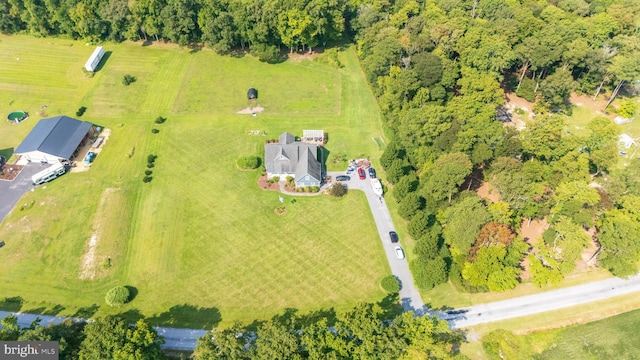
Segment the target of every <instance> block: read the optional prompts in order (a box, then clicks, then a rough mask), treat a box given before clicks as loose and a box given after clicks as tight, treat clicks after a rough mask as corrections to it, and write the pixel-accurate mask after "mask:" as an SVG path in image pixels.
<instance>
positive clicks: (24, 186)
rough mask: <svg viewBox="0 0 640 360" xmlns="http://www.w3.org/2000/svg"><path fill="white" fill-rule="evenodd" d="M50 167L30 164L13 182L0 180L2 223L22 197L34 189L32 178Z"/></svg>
mask: <svg viewBox="0 0 640 360" xmlns="http://www.w3.org/2000/svg"><path fill="white" fill-rule="evenodd" d="M49 166H51V165H50V164H40V163H28V164H27V165H25V167H24V168H22V171H21V172H20V174H19V175H18V176H17V177H16V178H15V179H14V180H13V181H7V180H0V222H2V221H3V220H4V218H5V217H6V216H7V215H9V213H10V212H11V210H12V209H13V208H14V206H15V205H16V203H17V202H18V201H19V200H20V198H21V197H22V195H24V194H25V193H26V192H27V191H29V190H31V189H33V184H32V183H31V177H32V176H33V175H35V174H37V173H38V172H39V171H42V170H44V169H46V168H47V167H49Z"/></svg>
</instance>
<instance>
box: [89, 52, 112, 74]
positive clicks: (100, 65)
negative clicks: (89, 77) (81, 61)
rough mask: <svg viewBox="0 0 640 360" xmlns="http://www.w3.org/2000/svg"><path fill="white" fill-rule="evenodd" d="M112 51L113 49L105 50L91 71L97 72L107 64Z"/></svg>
mask: <svg viewBox="0 0 640 360" xmlns="http://www.w3.org/2000/svg"><path fill="white" fill-rule="evenodd" d="M112 53H113V51H105V52H104V55H102V59H100V62H99V63H98V66H97V67H96V69H95V70H94V71H93V72H94V73H97V72H98V71H100V70H102V68H103V67H104V66H105V65H106V64H107V61H109V58H110V57H111V54H112Z"/></svg>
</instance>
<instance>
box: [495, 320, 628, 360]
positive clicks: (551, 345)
mask: <svg viewBox="0 0 640 360" xmlns="http://www.w3.org/2000/svg"><path fill="white" fill-rule="evenodd" d="M639 329H640V310H635V311H630V312H626V313H622V314H620V315H616V316H613V317H610V318H606V319H603V320H598V321H594V322H591V323H587V324H582V325H573V326H569V327H566V328H562V329H554V330H546V331H539V332H535V333H531V334H528V335H515V336H513V335H511V339H512V340H511V341H509V344H510V345H509V348H508V350H505V351H504V353H503V355H504V356H505V357H504V358H511V357H512V356H519V357H521V358H533V359H539V360H543V359H544V360H553V359H593V360H596V359H602V360H608V359H638V358H640V347H638V344H637V333H638V330H639ZM507 354H510V355H512V356H509V355H507ZM515 354H518V355H515Z"/></svg>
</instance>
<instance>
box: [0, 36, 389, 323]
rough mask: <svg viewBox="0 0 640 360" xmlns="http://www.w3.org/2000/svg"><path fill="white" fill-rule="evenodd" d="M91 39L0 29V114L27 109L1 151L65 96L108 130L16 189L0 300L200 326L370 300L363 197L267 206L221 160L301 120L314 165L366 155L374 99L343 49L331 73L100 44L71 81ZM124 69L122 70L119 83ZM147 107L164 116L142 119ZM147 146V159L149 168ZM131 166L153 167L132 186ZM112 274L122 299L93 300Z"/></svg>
mask: <svg viewBox="0 0 640 360" xmlns="http://www.w3.org/2000/svg"><path fill="white" fill-rule="evenodd" d="M92 50H93V48H92V47H90V46H85V45H84V44H82V43H80V42H75V41H71V40H61V39H35V38H31V37H25V36H11V37H6V36H2V37H0V68H2V69H3V71H2V72H0V99H1V100H0V113H2V114H4V113H6V114H8V113H9V112H10V111H13V110H25V111H28V112H29V113H30V114H31V117H30V118H29V119H28V120H27V121H25V122H23V123H21V124H17V125H16V124H10V123H8V122H5V121H3V122H0V130H2V132H3V137H2V138H0V151H2V153H3V154H7V155H10V154H11V153H12V152H13V149H15V147H17V146H18V145H19V144H20V142H21V141H22V140H23V139H24V137H25V136H26V134H27V133H28V132H29V131H30V130H31V129H32V128H33V126H34V125H35V124H36V122H37V121H38V120H39V119H40V118H42V117H47V116H56V115H61V114H66V115H69V116H72V117H75V111H76V110H77V109H78V108H79V107H80V106H86V107H87V111H86V113H85V114H84V115H83V116H82V117H81V118H80V119H81V120H85V121H89V122H92V123H94V124H96V125H98V126H102V127H107V128H110V129H111V130H112V133H111V136H110V138H109V140H108V142H107V143H106V144H105V146H104V150H103V151H102V152H101V153H100V155H99V157H98V158H97V159H96V160H95V162H94V163H93V164H92V166H91V168H90V170H89V171H87V172H82V173H71V174H66V175H64V176H63V177H61V178H59V179H56V180H55V181H53V182H51V183H48V184H46V185H45V186H40V187H38V188H36V189H35V191H33V192H31V193H28V194H26V195H25V197H24V198H23V199H22V201H21V202H23V203H33V204H34V205H33V206H32V207H31V208H28V209H25V210H23V211H20V210H19V209H15V210H14V211H13V212H12V213H11V214H10V215H9V216H8V217H7V218H6V219H5V220H4V222H3V223H2V224H1V225H0V238H1V239H3V240H4V241H5V242H6V246H5V247H4V248H3V249H2V251H0V274H2V282H0V294H2V296H3V297H7V298H9V299H8V300H7V301H4V302H0V308H3V309H6V310H20V311H23V312H35V313H46V314H50V315H61V316H67V315H72V316H89V317H90V316H99V315H104V314H112V313H124V314H125V315H126V316H128V317H129V318H131V319H134V318H136V317H138V316H140V315H144V316H147V317H149V318H150V319H151V322H152V323H154V324H164V325H167V326H175V327H195V328H210V327H211V326H213V325H217V324H221V325H226V324H231V323H233V322H234V321H241V322H251V321H253V320H255V319H265V318H269V317H271V316H273V315H275V314H276V313H279V312H282V311H284V310H285V309H287V308H294V309H297V310H298V311H299V312H301V313H305V312H308V311H313V310H317V309H321V308H325V309H327V308H334V309H336V310H341V309H347V308H350V307H352V306H353V305H355V304H356V303H357V302H360V301H379V300H381V299H382V298H383V297H384V296H385V294H384V292H383V291H382V289H381V288H380V285H379V283H380V280H381V279H382V278H383V277H385V276H386V275H389V274H390V270H389V266H388V264H387V262H386V258H385V256H384V252H383V249H382V244H381V243H380V240H379V239H378V236H377V232H376V231H375V229H376V227H375V224H374V222H373V218H372V216H371V213H370V211H369V209H368V206H367V202H366V199H365V197H364V194H361V193H360V192H352V193H350V194H349V195H348V196H347V197H345V198H343V199H333V198H330V197H328V196H319V197H311V198H297V199H296V201H292V200H293V199H294V198H293V197H291V196H284V199H285V206H286V209H287V211H286V214H285V215H282V216H279V215H276V214H275V212H274V209H275V207H276V206H278V205H280V202H279V201H278V194H277V193H275V192H268V191H264V190H262V189H260V188H259V187H258V185H257V179H258V176H259V171H254V172H246V171H239V170H237V168H236V165H235V163H236V160H237V158H238V157H239V156H244V155H259V156H262V155H263V154H262V153H263V144H264V141H265V140H266V139H270V138H276V137H277V136H278V135H279V134H280V133H282V132H284V131H289V132H292V133H294V134H296V135H301V134H302V130H303V129H323V130H325V131H326V132H327V133H328V134H329V143H328V144H327V148H328V150H329V152H330V154H329V158H328V159H327V165H328V167H329V169H333V168H335V169H343V168H346V163H344V162H343V161H342V160H340V159H339V156H338V155H344V156H345V157H346V158H347V159H348V158H355V157H357V156H360V155H364V156H370V157H372V158H374V159H377V158H379V156H380V153H381V150H380V149H379V147H378V145H377V144H376V143H375V142H374V141H372V140H371V139H372V138H374V137H378V138H379V137H381V136H382V129H381V124H380V115H379V110H378V108H377V105H376V102H375V100H374V99H373V96H372V95H371V92H370V90H369V88H368V86H367V83H366V80H365V79H364V77H363V75H362V72H361V69H360V67H359V63H358V61H357V58H356V56H355V52H354V51H353V49H348V50H346V51H345V52H343V53H342V54H341V61H342V62H343V64H344V65H345V66H344V67H343V68H341V69H333V68H330V67H328V66H324V65H320V64H318V63H315V62H312V61H310V60H295V61H287V62H284V63H281V64H277V65H266V64H263V63H260V62H258V61H257V60H256V59H253V58H251V57H244V58H241V59H235V58H231V57H221V56H218V55H215V54H214V53H212V52H210V51H207V50H203V51H199V52H196V53H190V52H189V51H188V50H187V49H179V48H177V47H175V48H173V47H170V48H168V47H167V48H164V47H155V46H150V47H142V46H140V44H130V43H123V44H107V45H105V50H106V51H107V52H110V53H109V56H108V58H107V59H106V61H105V63H104V64H103V66H102V69H101V70H100V71H98V72H97V73H96V74H95V76H94V77H92V78H89V77H87V76H86V75H84V74H83V73H82V71H81V67H82V65H83V64H84V62H85V61H86V58H88V56H89V55H90V54H91V51H92ZM5 70H6V71H5ZM125 74H130V75H132V76H134V77H136V79H137V80H136V81H135V82H134V83H132V84H131V85H129V86H124V85H122V83H121V80H122V77H123V76H124V75H125ZM249 87H256V88H257V89H258V91H259V97H260V98H259V100H258V102H257V105H261V106H263V107H264V109H265V110H264V112H263V113H260V114H258V116H256V117H253V116H251V115H239V114H236V112H237V111H239V110H241V109H243V108H246V107H247V106H249V105H251V104H250V103H249V102H248V101H247V100H246V89H248V88H249ZM356 95H357V96H356ZM263 99H264V102H263ZM43 105H45V106H46V109H44V108H43ZM42 111H44V113H42ZM39 112H40V113H39ZM157 116H164V117H166V118H168V120H167V121H166V122H165V123H164V124H162V125H155V124H154V120H155V118H156V117H157ZM152 128H157V129H159V130H160V132H159V133H157V134H152V133H151V129H152ZM249 130H260V131H263V132H265V133H266V136H255V135H251V134H250V132H249ZM130 154H133V155H132V156H129V155H130ZM149 154H154V155H157V160H156V161H155V166H154V167H153V168H152V169H147V167H146V163H147V156H148V155H149ZM336 158H338V161H334V159H336ZM145 170H151V171H153V173H152V175H151V176H152V177H153V180H152V181H151V182H149V183H146V184H145V183H143V182H142V178H143V176H144V172H145ZM92 239H93V241H92ZM115 285H127V286H130V287H131V288H132V290H133V292H134V295H135V297H134V299H133V301H131V302H130V303H129V304H127V305H125V306H122V307H120V308H111V307H109V306H106V304H105V303H104V300H103V299H104V295H105V294H106V292H107V290H108V289H109V288H111V287H113V286H115ZM0 300H1V299H0Z"/></svg>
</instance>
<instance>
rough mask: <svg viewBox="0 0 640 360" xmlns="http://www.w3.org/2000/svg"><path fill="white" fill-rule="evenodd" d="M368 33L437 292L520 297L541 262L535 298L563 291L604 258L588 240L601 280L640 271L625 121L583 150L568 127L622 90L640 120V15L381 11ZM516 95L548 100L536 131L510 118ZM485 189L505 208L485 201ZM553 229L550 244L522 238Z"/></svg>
mask: <svg viewBox="0 0 640 360" xmlns="http://www.w3.org/2000/svg"><path fill="white" fill-rule="evenodd" d="M352 26H353V29H355V30H356V32H357V33H356V41H357V45H358V51H359V55H360V56H361V59H362V64H363V68H364V70H365V72H366V75H367V76H368V79H369V81H370V83H371V85H372V87H373V89H374V92H375V94H376V95H377V96H378V98H379V104H380V107H381V108H382V110H383V112H384V113H385V115H386V119H387V126H388V127H389V128H390V129H391V130H392V132H393V133H394V135H395V138H394V140H393V142H392V143H391V144H390V145H389V146H388V147H387V148H386V149H385V152H384V154H383V156H382V158H381V163H382V165H383V167H384V168H385V169H386V172H387V175H388V176H387V180H388V181H389V182H390V183H391V184H392V186H391V188H392V190H391V194H392V196H393V197H394V198H395V200H396V201H397V202H398V203H399V205H398V209H399V214H400V215H401V216H402V217H403V218H404V219H406V220H407V222H408V225H407V227H408V232H409V234H410V235H411V237H412V238H413V239H414V240H415V241H416V244H415V257H414V259H413V260H412V261H411V267H412V271H413V273H414V278H415V279H416V282H417V284H418V285H419V286H420V287H421V288H422V289H430V288H431V287H433V286H435V285H437V284H439V283H442V282H445V281H447V279H450V280H452V282H453V283H454V284H456V285H457V286H458V288H460V289H463V290H467V291H487V290H491V291H502V290H506V289H511V288H514V287H515V286H516V285H517V284H518V283H519V282H521V281H522V277H521V275H522V271H523V270H524V266H523V264H526V262H528V266H527V269H526V270H527V271H528V272H529V276H530V281H532V282H533V283H534V284H536V285H538V286H544V285H545V284H548V283H554V282H557V281H559V280H561V279H562V278H563V276H565V275H566V274H568V273H570V272H572V271H573V270H574V269H575V268H576V262H577V260H578V259H579V258H580V257H581V255H582V253H583V251H584V249H585V248H586V247H587V246H589V245H590V243H591V241H592V236H591V235H590V233H588V232H587V230H591V232H592V233H591V234H593V233H595V237H594V238H595V242H596V246H597V247H598V248H599V250H598V251H597V252H596V254H595V257H596V258H597V260H598V263H599V265H600V266H602V267H604V268H607V269H609V270H610V271H611V272H612V273H613V274H614V275H618V276H627V275H630V274H634V273H636V272H637V270H638V269H637V263H638V260H640V225H639V224H640V211H639V210H638V209H640V186H639V185H640V182H639V180H640V177H639V176H640V160H639V159H637V158H636V159H634V160H632V161H631V163H630V164H628V166H626V167H622V166H619V155H618V148H617V140H618V135H619V128H618V127H619V125H616V124H614V122H613V121H611V120H610V119H609V118H607V117H596V118H595V119H593V120H592V121H590V122H589V123H588V124H586V123H585V124H584V125H585V128H587V129H588V130H589V135H582V136H578V135H573V134H571V133H570V132H569V131H567V127H566V124H565V119H566V118H567V116H566V115H565V114H570V113H571V111H572V105H571V104H570V103H569V101H568V100H569V96H570V94H571V93H572V92H574V91H577V92H581V93H584V94H588V95H589V96H592V97H598V96H603V95H602V94H603V93H604V92H606V96H607V97H608V98H609V100H610V101H609V103H608V104H607V105H606V106H607V107H608V105H609V104H610V103H611V101H613V99H614V98H615V97H616V95H618V94H625V100H623V101H622V104H621V105H620V106H619V107H618V111H619V113H620V115H624V116H625V117H630V116H633V114H634V112H635V108H637V102H636V100H635V99H634V98H632V97H631V96H632V95H635V94H636V93H637V91H638V80H639V79H640V2H637V1H631V0H607V1H600V0H593V1H590V2H588V1H583V0H563V1H553V0H549V1H528V0H523V1H515V0H512V1H503V0H470V1H463V0H460V1H455V0H453V1H447V0H436V1H429V2H418V1H413V0H406V1H397V2H386V1H374V2H373V3H370V4H364V5H361V6H360V7H359V9H358V13H357V17H356V18H355V19H354V20H353V21H352ZM505 89H506V90H509V91H514V92H516V93H517V94H518V95H520V96H522V97H524V98H527V99H529V100H530V101H535V102H536V105H535V106H534V107H533V111H534V112H535V114H532V115H533V116H532V118H533V119H532V120H530V121H529V122H528V123H527V124H526V127H525V128H524V129H521V130H516V129H515V127H513V126H504V125H503V123H501V122H500V121H498V120H497V116H496V114H497V110H499V109H500V108H501V107H502V106H503V105H504V103H505ZM610 109H612V108H610ZM482 179H484V180H486V181H489V182H490V183H491V184H492V186H493V187H494V188H495V190H496V191H497V192H498V195H499V201H488V200H487V199H484V198H481V197H479V196H478V195H477V193H476V192H474V191H473V190H474V189H473V188H472V185H474V184H473V183H474V181H475V185H478V184H479V183H480V180H482ZM468 190H471V191H468ZM543 218H544V219H546V221H548V223H549V224H550V226H549V228H548V229H547V230H546V231H545V232H544V234H543V237H542V238H543V239H542V240H541V241H540V242H537V243H531V242H530V241H527V240H529V239H525V238H523V237H522V236H521V235H520V234H519V232H520V229H521V226H525V227H526V226H527V225H528V224H529V223H530V222H531V221H532V220H533V219H543ZM521 224H523V225H521ZM525 259H526V262H524V261H525Z"/></svg>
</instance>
